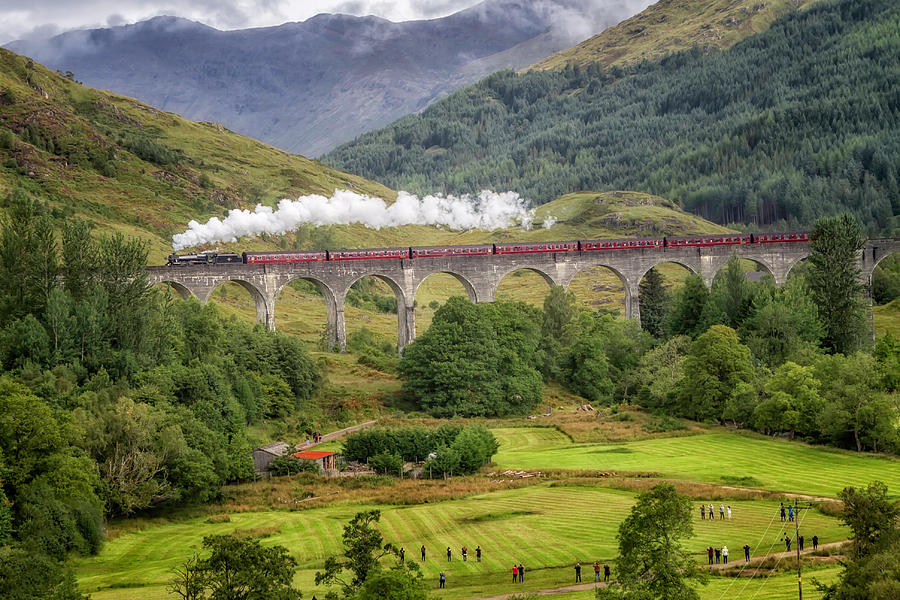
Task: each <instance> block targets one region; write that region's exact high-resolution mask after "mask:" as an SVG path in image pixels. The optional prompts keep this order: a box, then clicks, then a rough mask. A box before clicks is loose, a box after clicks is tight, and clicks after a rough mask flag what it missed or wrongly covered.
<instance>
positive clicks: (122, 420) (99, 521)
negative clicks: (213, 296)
mask: <svg viewBox="0 0 900 600" xmlns="http://www.w3.org/2000/svg"><path fill="white" fill-rule="evenodd" d="M6 205H7V213H6V216H5V218H4V219H3V221H2V223H0V571H3V572H4V577H0V580H2V581H3V583H0V590H2V591H0V596H3V597H8V598H19V597H22V598H25V597H53V598H59V599H69V598H80V597H81V596H80V595H79V594H77V592H76V591H75V590H76V588H75V586H74V582H73V580H72V578H71V576H70V575H67V574H66V572H65V570H64V569H63V567H62V562H61V561H62V560H63V559H64V558H65V557H66V556H67V555H69V554H70V553H72V552H76V553H82V554H91V553H95V552H97V551H98V550H99V548H100V546H101V544H102V541H103V530H104V523H105V520H106V519H107V518H109V517H115V516H122V515H132V514H136V513H140V512H143V511H148V510H151V509H153V508H155V507H171V506H176V505H179V504H183V503H189V502H205V501H209V500H211V499H214V498H216V497H218V495H219V494H220V490H221V486H222V485H223V484H224V483H226V482H229V481H241V480H247V479H250V478H252V477H253V465H252V461H251V458H250V451H251V449H252V446H251V442H250V440H249V439H248V437H247V426H248V425H251V424H253V423H258V422H260V421H261V420H263V419H267V418H279V417H283V416H285V415H287V414H292V413H295V412H296V411H297V410H298V409H299V408H301V407H303V406H305V403H306V402H307V401H309V400H310V398H311V397H312V395H313V394H314V393H315V392H316V390H317V389H318V388H319V385H320V376H319V373H318V370H317V369H316V367H315V365H314V363H313V362H312V360H311V359H310V358H309V356H308V355H307V353H306V351H305V349H304V345H303V343H302V342H301V341H299V340H297V339H295V338H293V337H290V336H285V335H279V334H274V333H271V332H268V331H266V330H265V328H262V327H251V326H249V325H247V324H244V323H241V322H239V321H237V320H236V319H230V320H223V319H222V318H220V317H219V316H218V314H217V312H216V309H215V307H214V306H212V305H208V306H201V305H200V304H199V302H197V301H196V300H192V301H185V302H182V301H174V300H173V299H172V297H171V295H169V294H164V293H162V292H160V291H159V290H157V289H154V288H151V287H150V286H149V285H148V283H147V279H146V276H145V271H144V269H145V267H146V261H147V249H146V247H145V246H144V244H143V243H142V242H140V241H137V240H135V239H129V238H126V237H125V236H123V235H121V234H112V235H99V236H98V235H95V234H94V232H92V231H91V228H90V226H89V225H88V224H87V223H86V222H84V221H81V220H78V219H69V220H67V221H65V222H63V223H59V222H58V221H56V220H54V218H53V216H52V214H51V213H50V211H49V210H48V208H47V206H46V205H44V204H42V203H40V202H37V201H35V200H33V199H31V198H29V197H28V196H26V195H25V194H23V193H21V192H18V191H14V192H12V193H11V194H10V195H9V197H8V198H7V199H6ZM10 565H18V566H15V567H13V566H10ZM7 576H9V577H11V579H6V577H7ZM4 586H5V587H4ZM7 591H9V593H7ZM12 591H16V593H17V594H19V595H15V594H13V592H12Z"/></svg>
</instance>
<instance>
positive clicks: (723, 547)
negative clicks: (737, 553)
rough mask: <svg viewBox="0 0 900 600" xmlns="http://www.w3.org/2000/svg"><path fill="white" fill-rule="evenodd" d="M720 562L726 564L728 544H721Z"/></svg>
mask: <svg viewBox="0 0 900 600" xmlns="http://www.w3.org/2000/svg"><path fill="white" fill-rule="evenodd" d="M722 564H726V565H727V564H728V546H722Z"/></svg>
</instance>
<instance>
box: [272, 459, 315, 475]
mask: <svg viewBox="0 0 900 600" xmlns="http://www.w3.org/2000/svg"><path fill="white" fill-rule="evenodd" d="M266 468H267V469H268V471H269V472H270V473H272V474H273V475H294V474H296V473H318V472H319V465H318V464H316V461H314V460H305V459H303V458H294V457H293V456H280V457H278V458H276V459H275V460H273V461H272V462H271V463H269V466H268V467H266Z"/></svg>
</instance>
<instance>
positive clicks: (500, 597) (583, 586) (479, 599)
mask: <svg viewBox="0 0 900 600" xmlns="http://www.w3.org/2000/svg"><path fill="white" fill-rule="evenodd" d="M598 587H606V584H605V583H594V582H593V581H591V582H590V583H575V584H572V585H567V586H563V587H558V588H547V589H545V590H522V591H521V592H510V593H508V594H497V595H496V596H472V597H471V598H467V599H466V600H506V599H507V598H509V597H510V596H515V595H516V594H519V595H522V594H534V595H535V596H553V595H555V594H568V593H571V592H584V591H587V590H592V589H594V588H598Z"/></svg>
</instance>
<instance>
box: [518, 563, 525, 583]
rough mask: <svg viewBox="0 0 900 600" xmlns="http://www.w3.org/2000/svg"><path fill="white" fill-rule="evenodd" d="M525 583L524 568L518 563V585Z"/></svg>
mask: <svg viewBox="0 0 900 600" xmlns="http://www.w3.org/2000/svg"><path fill="white" fill-rule="evenodd" d="M524 582H525V567H523V566H522V563H519V583H524Z"/></svg>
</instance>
